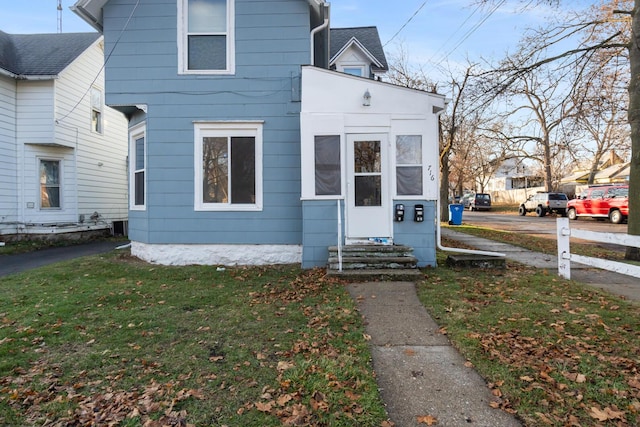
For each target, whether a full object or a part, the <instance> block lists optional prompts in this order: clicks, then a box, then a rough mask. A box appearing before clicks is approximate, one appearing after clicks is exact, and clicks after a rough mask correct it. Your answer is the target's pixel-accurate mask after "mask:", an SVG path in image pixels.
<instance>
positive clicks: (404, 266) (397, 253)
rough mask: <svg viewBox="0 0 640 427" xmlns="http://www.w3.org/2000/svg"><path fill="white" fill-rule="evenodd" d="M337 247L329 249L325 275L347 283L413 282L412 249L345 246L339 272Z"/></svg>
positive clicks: (415, 276) (415, 265)
mask: <svg viewBox="0 0 640 427" xmlns="http://www.w3.org/2000/svg"><path fill="white" fill-rule="evenodd" d="M339 268H340V265H339V260H338V247H337V246H330V247H329V262H328V267H327V275H329V276H334V277H340V278H343V279H349V280H390V281H416V280H420V279H422V278H423V277H424V276H423V274H422V272H421V271H420V270H419V269H418V260H417V258H416V257H415V256H413V248H411V247H409V246H403V245H375V244H373V245H346V246H343V247H342V271H340V270H339Z"/></svg>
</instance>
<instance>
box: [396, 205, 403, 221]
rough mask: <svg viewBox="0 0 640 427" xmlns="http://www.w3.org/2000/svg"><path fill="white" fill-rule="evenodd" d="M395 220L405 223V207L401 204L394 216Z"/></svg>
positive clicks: (397, 206)
mask: <svg viewBox="0 0 640 427" xmlns="http://www.w3.org/2000/svg"><path fill="white" fill-rule="evenodd" d="M394 219H395V221H396V222H402V221H404V205H402V204H400V203H398V204H397V205H396V214H395V215H394Z"/></svg>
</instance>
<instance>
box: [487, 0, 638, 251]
mask: <svg viewBox="0 0 640 427" xmlns="http://www.w3.org/2000/svg"><path fill="white" fill-rule="evenodd" d="M478 1H479V2H480V3H485V4H493V5H495V4H496V3H497V1H499V0H478ZM500 1H502V0H500ZM543 3H545V4H550V5H557V6H560V5H562V4H563V1H562V0H528V1H527V2H526V6H528V7H533V6H535V5H536V4H543ZM629 18H630V19H629ZM631 34H635V35H636V36H635V37H631ZM638 34H640V0H609V1H608V2H606V3H603V4H602V5H601V6H599V7H594V9H592V14H591V15H590V16H584V15H576V16H573V17H571V18H568V19H566V20H564V22H560V23H557V24H556V25H554V26H552V27H548V28H547V29H546V30H543V31H539V32H538V34H537V35H538V37H536V38H535V39H531V40H537V42H536V43H533V44H531V45H530V49H529V50H528V51H521V52H520V55H519V56H518V57H517V58H514V60H513V61H512V62H511V65H510V67H509V68H504V69H502V70H500V71H501V72H502V73H503V75H505V76H506V77H505V78H503V79H502V80H500V82H499V84H497V85H496V86H494V87H493V88H492V90H493V91H494V92H496V93H502V92H503V91H505V90H507V89H508V88H509V87H510V86H511V85H512V84H513V83H515V82H517V81H518V79H519V78H521V76H523V75H527V74H529V73H531V72H533V71H535V70H537V69H538V68H540V67H542V66H544V65H546V64H551V63H560V64H565V65H566V64H568V63H573V64H574V66H575V67H576V68H579V67H581V66H584V64H585V63H587V62H589V61H590V60H591V59H592V57H593V56H594V55H595V53H596V52H612V53H610V54H611V55H615V54H616V53H615V52H617V51H618V50H619V49H620V48H625V49H628V52H629V65H630V79H629V88H628V89H629V108H628V114H627V118H628V121H629V125H630V127H631V162H630V165H631V166H630V176H629V193H630V194H631V195H634V194H639V193H640V46H639V43H640V42H639V39H638V36H637V35H638ZM563 43H564V44H566V43H573V47H571V48H569V49H566V48H562V47H560V45H561V44H563ZM551 47H556V50H555V51H552V50H550V48H551ZM544 51H546V52H548V54H547V55H546V56H544V57H542V58H540V57H539V55H538V53H539V52H544ZM628 233H629V234H632V235H637V236H640V198H639V197H630V198H629V218H628ZM626 258H627V259H635V260H640V249H638V248H627V253H626Z"/></svg>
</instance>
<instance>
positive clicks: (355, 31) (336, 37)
mask: <svg viewBox="0 0 640 427" xmlns="http://www.w3.org/2000/svg"><path fill="white" fill-rule="evenodd" d="M354 37H355V38H356V39H357V40H358V41H359V42H360V43H361V44H362V45H363V46H364V47H365V48H366V49H367V50H368V51H369V53H370V54H371V55H373V56H374V57H375V58H376V59H377V60H378V61H379V62H380V63H381V64H382V65H383V67H382V69H383V70H388V69H389V65H388V64H387V58H386V56H385V55H384V50H383V49H382V43H381V42H380V35H379V34H378V28H377V27H352V28H331V51H330V57H331V58H333V57H334V56H335V55H336V53H338V52H339V51H340V50H341V49H342V48H343V47H344V46H345V45H346V44H347V43H349V41H350V40H351V39H352V38H354Z"/></svg>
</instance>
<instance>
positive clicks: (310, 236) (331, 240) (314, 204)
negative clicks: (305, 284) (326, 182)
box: [302, 200, 344, 268]
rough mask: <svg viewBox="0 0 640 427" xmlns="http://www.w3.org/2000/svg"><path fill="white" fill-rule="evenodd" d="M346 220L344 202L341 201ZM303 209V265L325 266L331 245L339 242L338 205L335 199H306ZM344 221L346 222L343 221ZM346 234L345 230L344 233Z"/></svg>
mask: <svg viewBox="0 0 640 427" xmlns="http://www.w3.org/2000/svg"><path fill="white" fill-rule="evenodd" d="M340 207H341V210H342V215H343V221H344V203H343V202H342V201H341V202H340ZM302 209H303V216H304V221H303V225H302V227H303V235H304V237H303V244H302V267H303V268H312V267H324V266H326V265H327V261H328V260H329V246H335V245H337V244H338V207H337V201H335V200H306V201H303V203H302ZM343 223H344V222H343ZM342 235H343V236H344V230H343V234H342Z"/></svg>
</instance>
